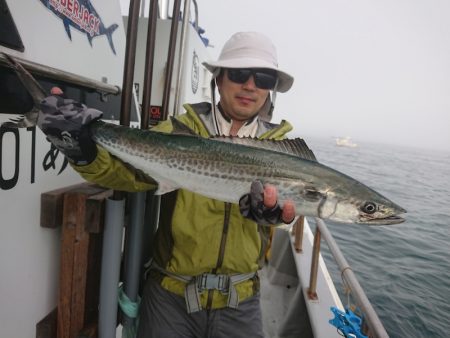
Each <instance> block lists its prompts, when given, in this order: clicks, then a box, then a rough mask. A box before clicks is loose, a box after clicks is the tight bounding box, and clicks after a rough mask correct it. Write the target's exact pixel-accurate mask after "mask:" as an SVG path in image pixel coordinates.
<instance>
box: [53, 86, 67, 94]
mask: <svg viewBox="0 0 450 338" xmlns="http://www.w3.org/2000/svg"><path fill="white" fill-rule="evenodd" d="M50 93H51V94H52V95H63V94H64V92H63V91H62V89H61V88H59V87H52V89H50Z"/></svg>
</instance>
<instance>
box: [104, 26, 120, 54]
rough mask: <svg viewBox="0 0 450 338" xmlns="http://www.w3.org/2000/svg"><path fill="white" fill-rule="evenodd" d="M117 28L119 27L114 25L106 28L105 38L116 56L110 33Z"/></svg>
mask: <svg viewBox="0 0 450 338" xmlns="http://www.w3.org/2000/svg"><path fill="white" fill-rule="evenodd" d="M117 27H119V25H118V24H115V23H114V24H112V25H111V26H109V27H108V28H106V37H107V38H108V42H109V46H110V47H111V49H112V51H113V53H114V54H116V49H115V48H114V43H113V40H112V33H114V31H115V30H116V29H117Z"/></svg>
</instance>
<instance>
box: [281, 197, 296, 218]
mask: <svg viewBox="0 0 450 338" xmlns="http://www.w3.org/2000/svg"><path fill="white" fill-rule="evenodd" d="M294 218H295V204H294V201H292V200H287V201H286V202H284V205H283V211H282V212H281V220H282V221H283V222H284V223H291V222H292V221H293V220H294Z"/></svg>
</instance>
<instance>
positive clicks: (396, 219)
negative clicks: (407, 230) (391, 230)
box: [358, 215, 405, 225]
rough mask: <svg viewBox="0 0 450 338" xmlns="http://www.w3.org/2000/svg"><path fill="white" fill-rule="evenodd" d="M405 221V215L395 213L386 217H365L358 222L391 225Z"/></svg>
mask: <svg viewBox="0 0 450 338" xmlns="http://www.w3.org/2000/svg"><path fill="white" fill-rule="evenodd" d="M403 222H405V219H404V218H403V217H400V216H397V215H394V216H389V217H385V218H363V219H361V220H360V221H359V222H358V223H359V224H367V225H391V224H400V223H403Z"/></svg>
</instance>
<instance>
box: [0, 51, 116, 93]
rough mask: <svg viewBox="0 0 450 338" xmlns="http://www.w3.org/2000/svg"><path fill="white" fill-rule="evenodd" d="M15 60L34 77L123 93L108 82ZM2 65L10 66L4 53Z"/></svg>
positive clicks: (20, 59)
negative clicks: (38, 76)
mask: <svg viewBox="0 0 450 338" xmlns="http://www.w3.org/2000/svg"><path fill="white" fill-rule="evenodd" d="M14 59H16V60H17V61H18V62H19V63H20V64H21V65H22V66H23V67H25V68H26V69H27V70H29V71H30V72H32V73H33V74H34V75H40V76H43V77H46V78H48V79H53V80H58V81H62V82H67V83H71V84H74V85H78V86H81V87H84V88H89V89H92V90H95V91H97V92H99V93H102V94H112V95H118V94H120V92H121V91H120V88H119V87H118V86H114V85H111V84H108V83H106V82H102V81H96V80H93V79H90V78H88V77H84V76H80V75H77V74H74V73H70V72H67V71H64V70H61V69H57V68H53V67H50V66H45V65H42V64H39V63H36V62H33V61H29V60H25V59H22V58H20V57H17V56H14ZM0 64H1V65H6V66H8V65H9V63H8V61H7V59H6V57H5V56H4V55H3V54H2V53H0ZM105 81H106V79H105Z"/></svg>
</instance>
